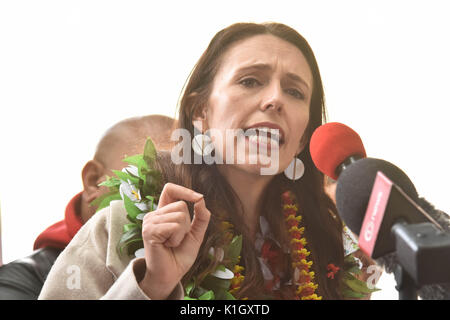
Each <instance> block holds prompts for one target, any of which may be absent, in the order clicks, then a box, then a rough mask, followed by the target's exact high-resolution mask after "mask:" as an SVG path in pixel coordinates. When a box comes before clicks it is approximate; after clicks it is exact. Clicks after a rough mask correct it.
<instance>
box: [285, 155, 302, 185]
mask: <svg viewBox="0 0 450 320" xmlns="http://www.w3.org/2000/svg"><path fill="white" fill-rule="evenodd" d="M304 173H305V165H304V164H303V162H302V160H300V159H298V158H294V159H292V161H291V163H289V166H288V167H287V168H286V170H284V175H285V176H286V177H287V178H288V179H289V180H292V181H296V180H298V179H300V178H301V177H303V174H304Z"/></svg>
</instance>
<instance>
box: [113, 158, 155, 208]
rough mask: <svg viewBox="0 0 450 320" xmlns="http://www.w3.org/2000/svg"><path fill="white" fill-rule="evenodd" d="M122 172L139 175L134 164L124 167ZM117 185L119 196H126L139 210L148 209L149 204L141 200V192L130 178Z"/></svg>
mask: <svg viewBox="0 0 450 320" xmlns="http://www.w3.org/2000/svg"><path fill="white" fill-rule="evenodd" d="M122 172H125V173H129V174H132V175H133V176H136V177H139V174H138V168H137V167H135V166H128V167H126V168H123V169H122ZM121 181H122V183H121V184H120V187H119V192H120V196H121V197H122V199H123V197H124V196H127V197H128V198H129V199H130V200H131V201H133V202H134V205H135V206H136V207H138V208H139V209H140V210H141V211H149V210H150V206H149V205H148V204H147V203H145V202H142V197H141V192H140V190H139V189H138V188H136V186H135V185H134V184H132V183H131V181H130V180H128V181H123V180H121Z"/></svg>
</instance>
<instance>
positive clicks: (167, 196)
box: [158, 183, 203, 209]
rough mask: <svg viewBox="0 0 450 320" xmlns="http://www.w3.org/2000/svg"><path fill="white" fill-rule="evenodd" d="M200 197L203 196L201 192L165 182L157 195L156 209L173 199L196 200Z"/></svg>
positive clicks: (173, 200)
mask: <svg viewBox="0 0 450 320" xmlns="http://www.w3.org/2000/svg"><path fill="white" fill-rule="evenodd" d="M201 198H203V195H202V194H200V193H198V192H195V191H193V190H191V189H189V188H186V187H183V186H180V185H177V184H174V183H166V184H165V185H164V188H163V190H162V192H161V196H160V197H159V203H158V209H159V208H162V207H164V206H166V205H168V204H169V203H172V202H175V201H180V200H185V201H190V202H197V201H199V200H200V199H201Z"/></svg>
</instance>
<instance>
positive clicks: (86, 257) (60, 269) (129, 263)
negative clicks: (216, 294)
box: [39, 201, 183, 300]
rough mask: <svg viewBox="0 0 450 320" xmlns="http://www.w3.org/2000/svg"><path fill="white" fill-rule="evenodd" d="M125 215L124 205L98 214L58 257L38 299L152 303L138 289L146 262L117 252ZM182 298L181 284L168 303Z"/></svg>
mask: <svg viewBox="0 0 450 320" xmlns="http://www.w3.org/2000/svg"><path fill="white" fill-rule="evenodd" d="M126 215H127V213H126V211H125V208H124V205H123V201H112V202H111V204H110V206H109V207H107V208H104V209H102V210H101V211H99V212H97V213H96V214H95V215H94V216H93V217H92V218H91V219H90V220H89V221H88V222H87V223H86V224H85V225H84V226H83V227H82V228H81V229H80V231H79V232H78V233H77V234H76V235H75V237H74V238H73V239H72V241H71V242H70V243H69V245H68V246H67V247H66V249H65V250H64V251H63V252H62V253H61V254H60V255H59V257H58V259H57V260H56V261H55V264H54V265H53V267H52V269H51V270H50V273H49V274H48V277H47V280H46V281H45V283H44V286H43V288H42V291H41V294H40V296H39V299H79V300H81V299H126V300H128V299H133V300H145V299H149V298H148V297H147V296H146V295H145V293H144V292H143V291H142V290H141V288H140V287H139V285H138V283H139V281H140V279H142V277H143V275H144V272H145V260H144V258H135V259H132V257H130V256H126V255H119V254H118V252H117V244H118V243H119V240H120V238H121V236H122V229H123V226H124V225H125V224H127V223H129V221H128V220H127V218H126ZM182 298H183V288H182V286H181V284H178V286H177V287H176V288H175V289H174V291H173V292H172V293H171V295H170V296H169V299H182Z"/></svg>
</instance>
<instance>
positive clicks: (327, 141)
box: [309, 122, 366, 180]
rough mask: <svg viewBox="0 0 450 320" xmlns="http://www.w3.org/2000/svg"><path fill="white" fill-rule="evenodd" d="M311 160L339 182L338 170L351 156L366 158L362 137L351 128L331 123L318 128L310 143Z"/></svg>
mask: <svg viewBox="0 0 450 320" xmlns="http://www.w3.org/2000/svg"><path fill="white" fill-rule="evenodd" d="M309 148H310V153H311V158H312V160H313V162H314V164H315V166H316V167H317V169H319V170H320V171H321V172H323V173H324V174H326V175H327V176H329V177H331V178H332V179H334V180H337V175H336V168H337V167H338V166H339V165H341V164H342V163H343V162H344V161H345V160H346V159H347V158H349V157H350V156H355V155H359V156H360V157H362V158H365V157H366V150H365V149H364V145H363V143H362V140H361V138H360V136H359V135H358V134H357V133H356V132H355V131H354V130H353V129H351V128H350V127H348V126H346V125H344V124H342V123H339V122H330V123H326V124H324V125H322V126H320V127H318V128H317V129H316V130H315V131H314V133H313V135H312V136H311V141H310V147H309Z"/></svg>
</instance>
